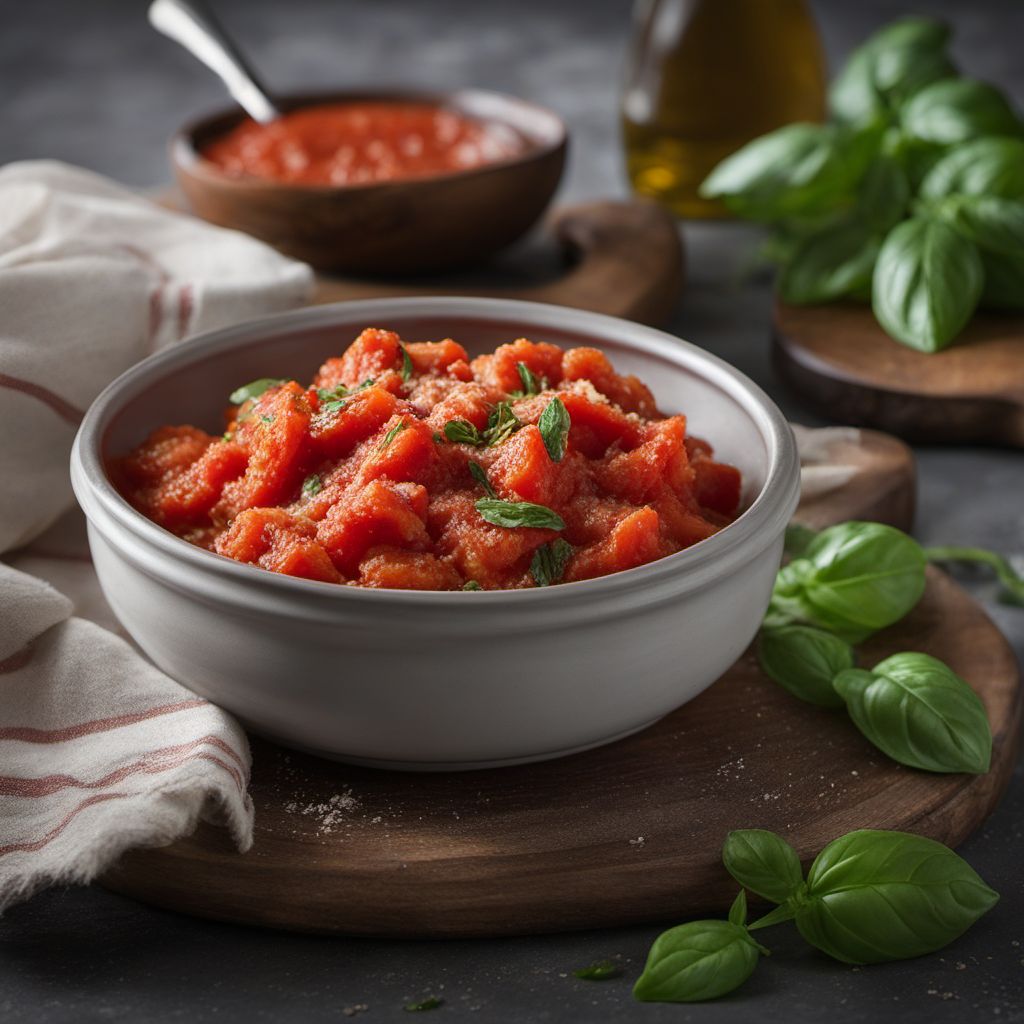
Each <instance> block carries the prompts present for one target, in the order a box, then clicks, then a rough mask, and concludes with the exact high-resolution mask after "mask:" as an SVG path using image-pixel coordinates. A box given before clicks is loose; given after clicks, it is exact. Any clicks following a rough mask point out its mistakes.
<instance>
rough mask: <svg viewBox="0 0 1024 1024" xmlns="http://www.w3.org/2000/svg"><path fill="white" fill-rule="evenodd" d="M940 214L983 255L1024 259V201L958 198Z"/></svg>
mask: <svg viewBox="0 0 1024 1024" xmlns="http://www.w3.org/2000/svg"><path fill="white" fill-rule="evenodd" d="M936 213H937V215H938V216H941V217H943V219H945V220H946V221H947V222H948V223H949V224H950V225H951V226H952V227H954V228H955V229H956V230H957V231H959V232H960V234H962V235H965V236H966V237H967V238H969V239H970V240H971V241H972V242H974V244H975V245H976V246H977V247H978V248H979V249H981V250H982V251H984V252H988V253H993V254H994V255H996V256H1005V257H1008V258H1009V259H1011V260H1012V259H1024V200H1019V199H1001V198H999V197H998V196H954V197H951V198H950V199H948V200H946V201H945V202H944V203H942V204H940V205H939V206H938V207H937V209H936Z"/></svg>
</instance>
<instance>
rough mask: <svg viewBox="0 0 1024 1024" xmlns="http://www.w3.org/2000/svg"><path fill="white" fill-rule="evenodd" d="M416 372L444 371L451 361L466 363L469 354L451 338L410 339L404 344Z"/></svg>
mask: <svg viewBox="0 0 1024 1024" xmlns="http://www.w3.org/2000/svg"><path fill="white" fill-rule="evenodd" d="M405 351H406V352H408V353H409V359H410V360H411V361H412V368H413V370H414V371H415V372H416V373H437V374H439V373H445V372H446V371H447V370H448V367H449V366H451V365H452V364H453V363H460V362H461V363H467V362H468V361H469V354H468V353H467V352H466V350H465V349H464V348H463V347H462V346H461V345H460V344H459V343H458V342H455V341H452V339H451V338H445V339H444V341H410V342H409V343H408V344H407V345H406V346H405Z"/></svg>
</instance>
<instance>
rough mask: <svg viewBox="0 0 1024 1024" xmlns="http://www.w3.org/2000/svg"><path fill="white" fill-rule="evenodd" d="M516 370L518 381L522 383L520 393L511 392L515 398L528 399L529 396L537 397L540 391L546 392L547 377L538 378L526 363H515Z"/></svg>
mask: <svg viewBox="0 0 1024 1024" xmlns="http://www.w3.org/2000/svg"><path fill="white" fill-rule="evenodd" d="M516 370H517V371H518V373H519V379H520V380H521V381H522V382H523V390H522V391H514V392H512V394H513V395H514V396H515V397H516V398H529V397H530V396H531V395H539V394H540V393H541V392H542V391H546V390H547V386H548V379H547V377H538V376H537V375H536V374H535V373H534V372H533V370H531V369H530V368H529V367H528V366H527V365H526V363H516Z"/></svg>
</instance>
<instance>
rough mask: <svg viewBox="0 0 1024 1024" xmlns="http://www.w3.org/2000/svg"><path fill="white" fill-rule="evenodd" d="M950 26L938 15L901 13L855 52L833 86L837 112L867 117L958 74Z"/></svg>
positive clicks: (853, 118)
mask: <svg viewBox="0 0 1024 1024" xmlns="http://www.w3.org/2000/svg"><path fill="white" fill-rule="evenodd" d="M949 37H950V30H949V26H948V25H946V24H944V23H943V22H940V21H936V20H934V19H932V18H916V17H914V18H901V19H900V20H899V21H895V22H893V23H892V24H890V25H887V26H885V28H882V29H880V30H879V31H878V32H876V33H874V35H872V36H870V37H869V38H868V39H867V40H866V41H865V42H864V43H862V44H861V45H860V46H859V47H858V48H857V49H856V50H854V52H853V53H852V54H851V55H850V57H849V59H848V60H847V62H846V65H845V66H844V67H843V70H842V71H841V72H840V73H839V74H838V75H837V76H836V78H835V80H834V81H833V83H832V86H831V88H830V89H829V106H830V108H831V110H832V113H833V114H834V115H835V116H836V117H838V118H839V119H840V120H844V121H864V120H866V119H869V118H872V117H875V116H877V115H878V114H880V113H883V112H884V111H885V110H886V108H887V107H888V106H889V105H891V104H892V103H896V102H899V101H900V100H901V99H902V98H903V97H905V96H907V95H909V94H910V93H911V92H913V91H915V90H917V89H920V88H921V87H922V86H924V85H927V84H928V83H929V82H932V81H935V80H936V79H938V78H945V77H947V76H948V75H951V74H954V73H955V68H954V66H953V64H952V63H951V61H950V60H949V58H948V56H947V55H946V48H947V46H948V43H949Z"/></svg>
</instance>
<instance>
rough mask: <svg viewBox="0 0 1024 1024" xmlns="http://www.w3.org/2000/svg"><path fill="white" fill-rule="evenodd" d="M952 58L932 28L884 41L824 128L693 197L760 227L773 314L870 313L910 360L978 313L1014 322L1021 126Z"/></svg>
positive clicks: (743, 160)
mask: <svg viewBox="0 0 1024 1024" xmlns="http://www.w3.org/2000/svg"><path fill="white" fill-rule="evenodd" d="M949 43H950V31H949V28H948V26H946V25H945V24H943V23H942V22H939V21H935V20H933V19H930V18H904V19H901V20H899V21H897V22H894V23H893V24H891V25H889V26H887V27H886V28H883V29H882V30H881V31H879V32H877V33H875V34H874V35H873V36H871V37H870V38H869V39H868V40H867V41H866V42H865V43H864V44H863V45H862V46H861V47H860V48H858V49H857V50H856V51H854V53H853V54H852V55H851V56H850V58H849V60H848V61H847V64H846V66H845V68H844V69H843V70H842V71H841V73H840V74H839V75H838V76H837V78H836V79H835V81H834V82H833V84H832V88H831V90H830V94H829V102H830V107H831V115H832V117H831V121H830V122H829V123H827V124H823V125H821V124H790V125H786V126H784V127H782V128H780V129H777V130H776V131H774V132H771V133H769V134H768V135H764V136H761V137H760V138H757V139H754V140H753V141H752V142H750V143H748V144H747V145H746V146H744V147H743V148H742V149H740V150H739V151H738V152H736V153H734V154H733V155H731V156H729V157H727V158H726V159H725V160H724V161H723V162H722V163H720V164H719V165H718V166H717V167H716V168H715V169H714V170H713V171H712V172H711V174H710V175H709V176H708V178H707V180H706V181H705V182H704V184H703V185H702V187H701V192H702V194H703V195H705V196H708V197H713V198H717V199H720V200H721V201H722V202H724V203H725V204H726V205H727V206H729V207H730V208H731V209H732V210H733V211H734V212H735V213H737V214H739V215H740V216H742V217H746V218H748V219H751V220H757V221H761V222H764V223H767V224H770V225H771V227H772V237H771V239H770V241H769V243H768V245H767V246H766V253H767V254H768V255H769V256H770V258H772V259H774V260H776V261H777V262H778V263H779V264H780V275H779V292H780V294H781V296H782V298H783V299H784V300H785V301H787V302H791V303H795V304H805V303H819V302H831V301H835V300H838V299H854V300H858V301H863V302H870V303H871V305H872V308H873V310H874V314H875V317H876V319H877V320H878V322H879V324H880V325H881V326H882V328H883V329H884V330H885V331H887V332H888V333H889V334H890V335H891V336H892V337H893V338H894V339H895V340H897V341H900V342H902V343H903V344H905V345H909V346H911V347H913V348H916V349H918V350H920V351H922V352H937V351H939V350H940V349H942V348H945V347H946V346H947V345H949V344H950V343H951V342H952V341H953V340H954V338H955V337H956V336H957V335H958V334H959V333H960V331H961V330H962V329H963V327H964V326H965V324H966V323H967V322H968V321H969V320H970V318H971V316H972V315H973V314H974V311H975V309H976V308H977V307H978V305H979V304H980V305H983V306H990V307H993V308H1024V243H1022V241H1021V235H1020V230H1024V152H1022V150H1024V140H1022V136H1024V122H1022V120H1021V118H1020V116H1019V114H1018V112H1017V111H1016V110H1014V109H1013V107H1012V106H1011V105H1010V103H1009V102H1008V101H1007V99H1006V97H1005V96H1004V95H1003V94H1002V93H1001V92H999V90H998V89H996V88H994V87H993V86H991V85H988V84H986V83H984V82H979V81H974V80H972V79H969V78H965V77H958V76H957V72H956V69H955V67H954V66H953V63H952V61H951V60H950V57H949V53H948V49H949ZM951 200H952V201H951ZM964 200H970V201H969V202H964ZM993 201H994V202H993ZM1018 228H1019V229H1020V230H1018Z"/></svg>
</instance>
